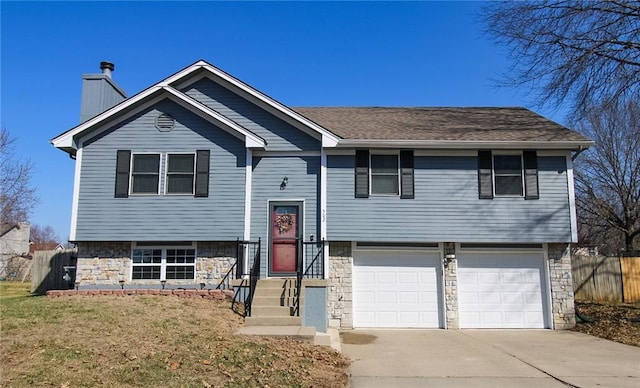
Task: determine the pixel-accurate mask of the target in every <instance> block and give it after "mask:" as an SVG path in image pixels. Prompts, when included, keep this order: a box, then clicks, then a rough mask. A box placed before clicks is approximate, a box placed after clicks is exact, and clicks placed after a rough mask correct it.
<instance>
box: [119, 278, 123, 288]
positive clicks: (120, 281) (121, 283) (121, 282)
mask: <svg viewBox="0 0 640 388" xmlns="http://www.w3.org/2000/svg"><path fill="white" fill-rule="evenodd" d="M118 283H120V288H122V289H123V290H124V280H122V279H120V280H118Z"/></svg>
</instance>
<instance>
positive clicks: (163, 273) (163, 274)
mask: <svg viewBox="0 0 640 388" xmlns="http://www.w3.org/2000/svg"><path fill="white" fill-rule="evenodd" d="M146 249H148V250H160V251H161V253H160V263H134V262H133V251H134V250H146ZM169 249H174V250H177V249H185V250H187V249H193V279H167V267H183V266H184V267H186V266H191V263H170V264H167V250H169ZM130 262H131V265H130V267H129V282H131V283H133V284H135V283H136V282H149V281H157V282H160V281H163V280H164V281H166V282H167V283H169V282H172V281H175V282H184V281H196V279H197V278H198V271H197V263H198V247H197V244H196V243H195V242H194V241H191V244H190V245H162V244H157V245H149V246H138V241H132V242H131V260H130ZM135 266H137V267H157V266H160V278H159V279H134V278H133V267H135Z"/></svg>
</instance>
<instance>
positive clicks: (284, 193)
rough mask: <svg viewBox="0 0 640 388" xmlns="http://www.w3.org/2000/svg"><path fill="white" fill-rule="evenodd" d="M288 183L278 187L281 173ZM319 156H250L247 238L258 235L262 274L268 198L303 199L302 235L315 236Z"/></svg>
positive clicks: (266, 244)
mask: <svg viewBox="0 0 640 388" xmlns="http://www.w3.org/2000/svg"><path fill="white" fill-rule="evenodd" d="M285 176H286V177H287V178H288V179H289V183H288V184H287V187H286V188H285V189H284V190H280V183H281V182H282V179H283V178H284V177H285ZM319 187H320V157H319V156H302V157H295V156H292V157H254V158H253V179H252V196H251V239H252V240H257V239H258V238H261V239H262V252H261V255H262V263H263V268H262V269H261V271H262V273H263V274H266V273H267V272H266V270H267V260H268V246H269V238H268V237H269V236H268V226H269V221H268V216H269V201H289V200H304V215H303V217H304V239H305V240H308V239H309V235H311V234H313V235H314V238H316V239H317V238H318V236H319V233H318V231H319V229H318V225H319V223H318V219H317V218H318V203H319V197H318V196H319Z"/></svg>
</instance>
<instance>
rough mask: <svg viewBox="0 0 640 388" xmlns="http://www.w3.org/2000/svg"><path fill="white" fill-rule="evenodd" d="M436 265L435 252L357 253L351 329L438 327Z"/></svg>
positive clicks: (438, 294)
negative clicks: (352, 325) (365, 274)
mask: <svg viewBox="0 0 640 388" xmlns="http://www.w3.org/2000/svg"><path fill="white" fill-rule="evenodd" d="M439 263H440V261H439V254H437V253H429V252H426V253H425V252H422V253H419V252H384V251H378V252H375V251H361V252H356V256H355V257H354V268H353V272H354V277H353V279H354V284H353V292H354V300H353V309H354V326H355V327H440V302H439V296H440V295H441V293H440V291H439V287H440V286H439V284H440V283H439V281H438V271H437V270H436V268H439ZM363 273H367V274H368V275H367V276H360V275H361V274H363ZM371 295H373V300H374V301H375V303H369V302H370V300H371V298H372V297H371Z"/></svg>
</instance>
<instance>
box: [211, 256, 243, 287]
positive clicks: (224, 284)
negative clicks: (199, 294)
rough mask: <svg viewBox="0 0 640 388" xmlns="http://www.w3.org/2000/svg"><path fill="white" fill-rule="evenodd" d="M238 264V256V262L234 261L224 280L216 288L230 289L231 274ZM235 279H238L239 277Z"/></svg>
mask: <svg viewBox="0 0 640 388" xmlns="http://www.w3.org/2000/svg"><path fill="white" fill-rule="evenodd" d="M237 265H238V258H236V262H235V263H233V265H232V266H231V268H229V270H228V271H227V273H226V274H225V275H224V277H223V278H222V280H220V283H218V285H217V286H216V290H228V289H229V288H231V277H232V275H231V274H232V273H233V272H234V270H235V269H236V266H237ZM235 279H237V277H236V278H235Z"/></svg>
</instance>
